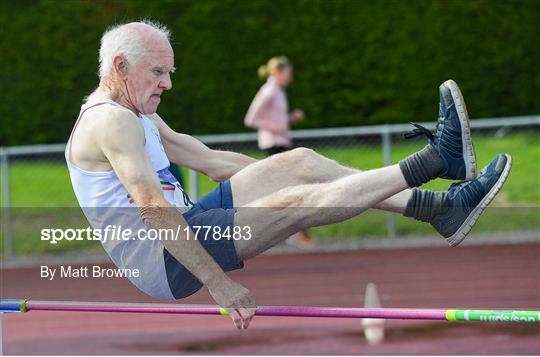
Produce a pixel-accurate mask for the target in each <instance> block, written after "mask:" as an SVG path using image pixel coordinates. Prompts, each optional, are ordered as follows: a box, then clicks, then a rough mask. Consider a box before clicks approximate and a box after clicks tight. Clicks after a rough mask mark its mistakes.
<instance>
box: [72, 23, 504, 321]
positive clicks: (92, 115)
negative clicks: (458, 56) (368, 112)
mask: <svg viewBox="0 0 540 357" xmlns="http://www.w3.org/2000/svg"><path fill="white" fill-rule="evenodd" d="M99 64H100V68H99V77H100V83H99V87H98V88H97V89H96V90H95V91H94V92H93V93H92V94H91V95H90V96H89V97H88V98H87V100H86V103H85V104H84V105H83V106H82V108H81V111H80V114H79V117H78V119H77V121H76V123H75V125H74V128H73V131H72V134H71V137H70V139H69V142H68V145H67V148H66V160H67V163H68V168H69V172H70V175H71V181H72V184H73V188H74V191H75V194H76V196H77V199H78V201H79V204H80V206H81V207H82V209H83V210H84V212H85V214H86V216H87V218H88V220H89V222H90V224H91V225H92V226H93V227H94V228H96V227H105V226H107V225H117V226H118V225H124V226H125V225H129V226H133V227H144V228H145V229H173V230H175V231H176V232H179V233H180V235H179V236H177V239H161V240H150V239H146V240H143V239H129V240H106V241H105V240H104V241H102V243H103V246H104V249H105V250H106V251H107V253H108V254H109V255H110V257H111V259H112V260H113V262H114V263H115V264H116V265H117V266H118V267H119V268H123V269H134V268H137V269H139V271H140V275H139V276H138V277H131V278H130V279H131V281H132V282H133V284H135V285H136V286H137V287H138V288H139V289H141V290H142V291H144V292H145V293H147V294H148V295H151V296H153V297H156V298H161V299H180V298H183V297H186V296H189V295H191V294H193V293H194V292H196V291H197V290H199V289H200V288H201V287H202V286H203V285H204V286H206V287H207V288H208V290H209V292H210V294H211V296H212V298H213V299H214V300H215V301H216V303H217V304H218V305H220V306H221V307H224V308H227V309H228V310H229V312H230V314H231V317H232V318H233V320H234V322H235V324H236V326H237V327H238V328H247V327H248V326H249V323H250V321H251V319H252V317H253V316H254V314H255V310H256V304H255V301H254V299H253V297H252V296H251V293H250V292H249V290H248V289H246V288H245V287H243V286H242V285H240V284H238V283H236V282H234V281H233V280H231V279H230V278H229V277H228V276H227V275H226V274H225V272H226V271H230V270H234V269H240V268H242V267H243V261H245V260H248V259H251V258H253V257H255V256H256V255H258V254H260V253H262V252H264V251H265V250H267V249H268V248H270V247H272V246H274V245H276V244H277V243H279V242H280V241H282V240H283V239H285V238H286V237H289V236H291V235H292V234H294V233H296V232H298V231H301V230H304V229H307V228H309V227H315V226H321V225H326V224H331V223H336V222H341V221H344V220H346V219H349V218H352V217H355V216H357V215H359V214H361V213H362V212H364V211H365V210H366V209H368V208H378V209H382V210H386V211H392V212H397V213H401V214H403V215H404V216H407V217H412V218H414V219H417V220H421V221H424V222H428V223H430V224H431V225H432V226H433V227H435V229H436V230H437V231H438V232H439V233H440V234H441V235H442V236H443V237H444V238H445V239H446V240H447V242H448V243H449V244H450V245H451V246H456V245H458V244H459V243H460V242H461V241H462V240H463V239H464V238H465V237H466V235H467V233H468V232H469V231H470V230H471V228H472V226H473V225H474V224H475V222H476V221H477V219H478V218H479V216H480V214H481V213H482V211H483V210H484V209H485V207H486V206H487V205H488V204H489V203H490V202H491V200H492V199H493V197H494V196H495V194H496V193H497V192H498V191H499V190H500V188H501V187H502V185H503V183H504V182H505V180H506V178H507V176H508V174H509V171H510V167H511V158H510V156H509V155H506V154H501V155H498V156H497V157H495V158H494V159H493V161H491V163H489V164H488V165H487V166H486V167H485V168H484V169H483V170H482V171H481V172H480V173H478V174H477V170H476V158H475V152H474V148H473V143H472V139H471V134H470V127H469V121H468V117H467V110H466V108H465V103H464V101H463V98H462V96H461V93H460V91H459V88H458V86H457V85H456V83H454V82H453V81H451V80H449V81H446V82H445V83H443V84H442V85H441V86H440V87H439V91H440V103H439V108H440V110H439V120H438V123H437V126H436V130H435V132H433V133H432V132H430V131H428V130H426V129H425V128H423V127H420V126H417V129H415V131H414V135H426V136H427V137H428V139H429V142H428V144H427V146H426V147H425V148H423V149H422V150H420V151H419V152H416V153H414V154H412V155H410V156H409V157H406V158H404V159H403V160H401V161H400V162H399V164H396V165H392V166H388V167H384V168H379V169H375V170H369V171H361V170H359V169H355V168H349V167H345V166H342V165H340V164H339V163H337V162H335V161H333V160H330V159H328V158H326V157H323V156H321V155H319V154H317V153H316V152H314V151H313V150H309V149H305V148H298V149H295V150H292V151H290V152H286V153H282V154H278V155H275V156H273V157H270V158H267V159H264V160H261V161H257V160H255V159H252V158H249V157H247V156H244V155H241V154H237V153H233V152H227V151H217V150H211V149H209V148H208V147H206V146H205V145H203V144H202V143H201V142H199V141H198V140H196V139H194V138H193V137H191V136H189V135H186V134H180V133H177V132H175V131H174V130H173V129H171V128H170V127H169V126H168V125H167V124H166V123H165V121H164V120H163V119H162V118H161V117H160V116H159V115H158V114H157V113H156V112H157V109H158V106H159V104H160V102H161V96H162V94H163V92H165V91H166V90H169V89H171V87H172V83H171V78H170V74H171V73H172V72H173V71H174V54H173V49H172V47H171V45H170V43H169V31H168V30H167V29H166V28H165V27H163V26H161V25H159V24H155V23H151V22H136V23H129V24H124V25H119V26H115V27H112V28H110V29H109V30H107V31H106V32H105V33H104V34H103V37H102V39H101V48H100V51H99ZM170 161H172V162H174V163H177V164H179V165H182V166H185V167H188V168H191V169H192V170H195V171H197V172H200V173H202V174H205V175H207V176H208V177H210V178H211V179H213V180H215V181H218V182H220V183H219V186H218V187H217V188H216V189H215V190H214V191H212V192H210V193H209V194H207V195H206V196H204V197H202V198H201V199H200V200H198V201H197V202H195V203H192V202H191V200H190V199H189V197H188V196H187V195H186V194H185V193H184V191H183V190H182V187H181V186H180V184H179V183H178V181H177V180H176V179H175V178H174V176H173V175H171V173H170V172H169V171H168V167H169V165H170ZM436 178H445V179H449V180H460V181H459V182H457V183H453V184H452V185H451V186H450V188H449V189H448V191H446V192H434V191H430V190H422V189H418V188H417V187H418V186H421V185H422V184H424V183H425V182H428V181H430V180H433V179H436ZM130 207H131V208H132V211H134V212H135V213H136V214H130V213H129V212H131V211H130V210H129V209H130ZM95 208H98V210H93V209H95ZM100 208H102V209H107V213H106V214H104V213H103V212H104V211H100V210H99V209H100ZM111 209H112V211H111ZM96 212H98V213H96ZM179 227H182V228H183V229H178V228H179ZM200 227H210V228H211V229H210V236H212V238H211V239H210V236H208V234H206V236H205V238H207V239H203V237H202V236H201V232H200ZM197 232H199V235H198V237H199V239H193V238H194V237H195V234H196V233H197ZM227 232H228V233H227ZM207 233H208V231H207ZM216 234H217V236H216ZM233 236H234V237H233ZM216 237H217V238H218V239H216ZM231 237H233V238H234V239H232V238H231ZM219 238H220V239H219ZM236 238H241V239H236Z"/></svg>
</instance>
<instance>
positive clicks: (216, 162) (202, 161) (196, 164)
mask: <svg viewBox="0 0 540 357" xmlns="http://www.w3.org/2000/svg"><path fill="white" fill-rule="evenodd" d="M152 120H153V121H154V123H156V126H157V127H158V129H159V133H160V135H161V139H162V141H163V147H164V148H165V152H166V153H167V157H168V158H169V160H171V161H172V162H174V163H175V164H178V165H181V166H185V167H189V168H190V169H192V170H195V171H197V172H200V173H202V174H204V175H206V176H208V177H210V178H211V179H212V180H214V181H224V180H227V179H229V178H230V177H231V176H233V175H234V174H235V173H237V172H238V171H240V170H242V169H243V168H244V167H246V166H248V165H250V164H252V163H254V162H255V161H257V160H255V159H253V158H251V157H248V156H246V155H242V154H238V153H235V152H230V151H219V150H212V149H210V148H209V147H207V146H206V145H204V144H203V143H202V142H200V141H199V140H197V139H195V138H194V137H192V136H189V135H186V134H180V133H177V132H175V131H174V130H172V129H171V128H170V127H169V126H168V125H167V124H166V123H165V122H164V121H163V120H162V119H161V118H160V117H159V116H158V115H157V114H154V115H153V116H152Z"/></svg>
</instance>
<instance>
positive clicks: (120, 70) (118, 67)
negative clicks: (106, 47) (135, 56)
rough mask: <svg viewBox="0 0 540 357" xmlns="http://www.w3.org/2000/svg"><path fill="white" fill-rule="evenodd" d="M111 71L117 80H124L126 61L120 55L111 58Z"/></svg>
mask: <svg viewBox="0 0 540 357" xmlns="http://www.w3.org/2000/svg"><path fill="white" fill-rule="evenodd" d="M112 64H113V73H114V75H115V77H116V79H118V80H121V81H123V80H125V79H126V78H127V70H128V62H127V60H126V58H125V57H124V56H122V55H116V56H114V58H113V63H112Z"/></svg>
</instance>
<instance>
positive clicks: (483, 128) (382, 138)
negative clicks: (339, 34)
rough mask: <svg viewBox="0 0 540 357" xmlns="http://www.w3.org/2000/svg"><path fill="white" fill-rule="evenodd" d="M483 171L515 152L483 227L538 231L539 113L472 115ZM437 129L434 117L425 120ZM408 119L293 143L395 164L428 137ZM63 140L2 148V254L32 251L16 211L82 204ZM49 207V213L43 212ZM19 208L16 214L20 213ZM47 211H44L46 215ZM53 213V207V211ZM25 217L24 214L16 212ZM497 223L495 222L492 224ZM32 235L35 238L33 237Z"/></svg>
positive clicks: (375, 232)
mask: <svg viewBox="0 0 540 357" xmlns="http://www.w3.org/2000/svg"><path fill="white" fill-rule="evenodd" d="M471 123H472V128H473V135H474V143H475V148H476V152H477V156H478V166H479V169H480V168H482V167H483V166H484V165H486V164H487V163H488V162H489V161H490V160H491V159H492V158H493V157H494V156H495V155H496V154H498V153H501V152H508V153H510V154H512V156H513V158H514V167H513V171H512V175H511V177H510V180H509V181H508V182H507V184H506V185H505V187H504V189H503V192H501V194H500V195H498V196H497V198H498V200H499V201H496V202H494V204H493V205H492V206H495V207H497V208H494V209H493V212H491V213H490V214H491V215H492V218H491V219H485V220H484V221H485V224H484V225H483V227H481V228H480V230H483V231H486V232H490V231H493V232H495V231H500V230H505V229H508V230H509V231H519V230H526V231H531V230H532V231H538V230H540V222H539V221H540V215H539V212H540V211H539V206H540V188H539V187H540V185H539V182H540V142H539V138H540V136H539V134H540V116H525V117H509V118H494V119H477V120H472V121H471ZM420 124H422V125H425V126H426V127H427V128H434V126H435V123H434V122H427V123H420ZM411 128H412V127H411V125H409V124H397V125H382V126H364V127H346V128H329V129H310V130H295V131H293V132H292V137H293V140H294V144H295V146H304V147H309V148H312V149H314V150H316V151H317V152H319V153H321V154H323V155H325V156H327V157H329V158H332V159H334V160H336V161H338V162H340V163H342V164H344V165H346V166H350V167H355V168H359V169H372V168H376V167H381V166H386V165H389V164H392V163H396V162H397V161H399V160H400V159H401V158H403V157H405V156H406V155H408V154H410V153H412V152H414V151H415V150H417V149H419V148H421V147H422V146H423V145H425V138H424V139H422V138H416V139H411V140H404V139H403V133H405V132H408V131H410V130H411ZM198 139H200V140H201V141H202V142H204V143H205V144H206V145H208V146H209V147H211V148H214V149H220V150H230V151H236V152H241V153H244V154H247V155H250V156H253V157H256V158H261V159H262V158H264V157H265V154H264V153H262V152H261V151H259V150H258V148H257V134H256V133H254V132H252V133H240V134H224V135H207V136H199V137H198ZM64 148H65V144H52V145H33V146H20V147H3V148H0V159H1V170H2V173H1V180H2V182H1V192H2V217H1V222H2V236H3V237H2V246H1V248H2V253H3V255H4V256H5V257H11V256H13V255H16V254H25V253H30V252H32V249H33V247H34V244H33V243H31V242H27V241H26V240H28V237H19V231H20V229H19V228H18V227H20V226H21V225H23V226H24V224H26V223H24V224H22V223H19V224H18V225H17V217H15V215H16V214H15V213H16V212H21V210H22V209H24V208H43V209H44V208H55V209H62V208H70V207H75V208H76V207H78V204H77V201H76V198H75V195H74V193H73V189H72V187H71V182H70V179H69V173H68V170H67V167H66V164H65V159H64ZM182 172H183V175H184V184H185V186H186V188H187V190H188V192H189V193H190V196H191V197H192V199H196V198H197V197H200V196H201V195H204V194H205V193H207V192H209V191H210V190H211V189H213V188H214V187H215V185H216V184H215V183H214V182H212V181H210V180H209V179H208V178H206V177H204V176H202V175H200V174H197V173H195V172H193V171H190V170H187V169H185V168H183V169H182ZM448 185H449V182H448V181H444V180H436V181H435V182H433V183H430V184H429V186H428V187H429V188H432V189H438V190H446V188H447V187H448ZM43 212H44V211H43ZM17 214H19V213H17ZM43 214H45V213H43ZM50 214H51V213H50V212H49V215H50ZM19 215H20V214H19ZM495 223H497V224H495ZM433 233H434V231H433V230H430V227H428V226H427V225H425V224H421V223H418V222H414V221H411V220H410V219H405V218H403V217H401V216H398V215H395V214H391V213H384V212H376V211H373V212H371V211H368V212H366V213H365V214H363V215H361V216H360V217H358V218H355V219H353V220H351V221H348V222H343V223H340V224H337V225H332V226H328V227H323V228H316V229H313V230H310V234H312V235H313V236H314V237H316V238H320V239H336V238H339V237H341V238H347V237H348V238H350V237H365V236H370V237H379V238H395V237H397V236H403V235H418V236H422V235H426V234H428V235H429V234H433ZM34 239H35V238H34Z"/></svg>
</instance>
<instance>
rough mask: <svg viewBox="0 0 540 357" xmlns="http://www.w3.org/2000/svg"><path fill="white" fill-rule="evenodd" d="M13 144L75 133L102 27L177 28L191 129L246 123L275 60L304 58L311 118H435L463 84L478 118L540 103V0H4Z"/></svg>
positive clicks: (303, 88) (7, 121) (299, 93)
mask: <svg viewBox="0 0 540 357" xmlns="http://www.w3.org/2000/svg"><path fill="white" fill-rule="evenodd" d="M0 6H1V10H2V11H1V13H0V21H1V23H2V36H1V41H2V42H1V43H2V47H1V54H0V61H1V62H0V64H1V65H2V71H1V86H2V100H1V102H0V115H1V116H2V122H3V125H2V131H1V134H0V144H1V145H17V144H33V143H45V142H64V141H66V139H67V137H68V135H69V132H70V130H71V127H72V124H73V121H74V120H75V118H76V116H77V114H78V110H79V106H80V103H81V100H82V98H83V96H84V95H86V94H88V93H89V92H91V91H92V90H93V88H94V87H95V86H96V85H97V76H96V72H97V51H98V46H99V39H100V36H101V33H102V32H103V30H104V29H105V28H106V27H107V26H108V25H110V24H112V23H115V22H125V21H130V20H133V19H137V18H141V17H148V18H152V19H155V20H158V21H161V22H163V23H165V24H166V25H168V26H169V27H170V28H171V29H172V31H173V35H174V39H173V47H174V49H175V54H176V65H177V67H178V70H177V72H176V74H175V75H174V77H173V84H174V88H173V89H172V90H171V91H170V92H169V93H168V94H167V95H166V96H165V97H164V100H163V102H162V105H161V107H160V113H161V114H162V116H164V117H165V118H166V119H167V120H168V121H169V122H170V123H171V125H172V126H173V127H174V128H176V129H177V130H179V131H182V132H187V133H193V134H203V133H204V134H209V133H223V132H238V131H246V130H247V129H245V128H244V127H243V117H244V114H245V112H246V110H247V108H248V106H249V103H250V101H251V99H252V98H253V96H254V94H255V92H256V91H257V89H258V87H259V86H260V85H261V82H260V81H259V80H258V78H257V75H256V70H257V67H258V66H259V65H260V64H262V63H263V62H265V61H266V60H267V59H268V58H269V57H271V56H273V55H281V54H284V55H287V56H289V58H290V59H291V60H292V61H293V63H294V64H295V82H294V83H293V85H292V86H291V87H290V89H289V99H290V102H291V106H293V107H300V108H303V109H304V111H305V112H306V114H307V120H306V121H305V122H304V123H302V124H300V125H299V127H304V128H307V127H335V126H348V125H365V124H377V123H393V122H406V121H411V120H418V121H421V120H429V119H433V118H434V117H435V116H436V114H437V101H438V93H437V86H438V84H439V83H440V82H442V81H444V80H445V79H447V78H453V79H455V80H456V81H457V82H458V83H459V84H460V85H461V88H462V90H463V92H464V95H465V97H466V100H467V104H468V107H469V113H470V115H471V116H472V117H495V116H512V115H524V114H537V113H539V112H540V100H538V95H539V93H540V65H539V64H540V49H539V48H540V46H538V43H539V42H538V41H539V40H538V37H539V35H540V20H539V14H540V1H537V0H528V1H527V0H522V1H359V0H358V1H355V0H349V1H289V0H279V1H247V0H245V1H241V0H237V1H233V0H219V1H218V0H215V1H211V0H197V1H185V0H184V1H177V0H175V1H146V0H145V1H130V2H120V1H107V2H102V1H67V0H66V1H39V2H33V1H20V0H19V1H11V2H2V5H0Z"/></svg>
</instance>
